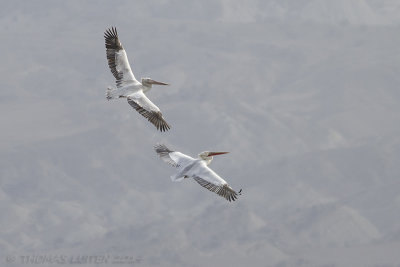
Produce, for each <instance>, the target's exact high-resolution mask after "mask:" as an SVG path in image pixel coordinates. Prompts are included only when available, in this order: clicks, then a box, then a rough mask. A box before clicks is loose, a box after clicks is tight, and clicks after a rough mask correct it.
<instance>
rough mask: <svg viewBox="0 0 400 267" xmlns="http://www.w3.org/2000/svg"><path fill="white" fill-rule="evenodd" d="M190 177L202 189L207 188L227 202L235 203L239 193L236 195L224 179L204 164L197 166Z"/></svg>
mask: <svg viewBox="0 0 400 267" xmlns="http://www.w3.org/2000/svg"><path fill="white" fill-rule="evenodd" d="M191 177H192V178H193V179H194V180H195V181H196V182H198V183H199V184H200V185H201V186H202V187H204V188H207V189H208V190H210V191H211V192H214V193H216V194H218V195H220V196H221V197H224V198H226V199H227V200H229V201H235V200H236V199H237V197H238V195H240V191H239V193H237V192H236V191H235V190H233V189H232V188H231V187H230V186H229V185H228V183H227V182H226V181H225V180H224V179H222V178H221V177H220V176H219V175H218V174H216V173H215V172H214V171H213V170H211V169H210V168H209V167H208V166H207V165H206V164H205V163H204V162H202V164H199V166H198V167H197V168H196V173H194V174H193V175H192V176H191Z"/></svg>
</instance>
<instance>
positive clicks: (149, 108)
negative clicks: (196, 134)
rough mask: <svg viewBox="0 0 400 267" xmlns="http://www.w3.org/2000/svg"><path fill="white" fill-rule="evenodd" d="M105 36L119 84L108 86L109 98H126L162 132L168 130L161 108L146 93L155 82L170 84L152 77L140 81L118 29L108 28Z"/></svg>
mask: <svg viewBox="0 0 400 267" xmlns="http://www.w3.org/2000/svg"><path fill="white" fill-rule="evenodd" d="M104 38H105V43H106V52H107V61H108V66H109V67H110V69H111V72H112V74H113V75H114V77H115V79H116V84H117V88H112V87H108V88H107V93H106V95H107V99H108V100H111V99H115V98H126V99H127V100H128V103H129V104H130V105H131V106H132V107H133V108H134V109H136V110H137V111H138V112H139V113H140V114H141V115H143V116H144V117H145V118H147V120H148V121H150V122H151V123H152V124H154V126H156V128H157V130H160V131H161V132H164V131H168V129H169V128H170V126H169V125H168V123H167V122H166V121H165V120H164V118H163V116H162V114H161V111H160V109H159V108H158V107H157V106H156V105H154V104H153V103H152V102H151V101H150V100H149V99H148V98H147V97H146V95H145V94H144V93H146V92H147V91H149V90H150V89H151V87H152V85H153V84H157V85H168V84H167V83H162V82H157V81H155V80H152V79H150V78H142V82H141V83H140V82H139V81H138V80H136V78H135V76H134V75H133V72H132V70H131V67H130V65H129V62H128V57H127V56H126V52H125V49H124V48H123V47H122V44H121V42H120V41H119V38H118V33H117V29H116V28H115V27H112V28H110V29H108V30H106V32H105V33H104Z"/></svg>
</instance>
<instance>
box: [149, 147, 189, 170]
mask: <svg viewBox="0 0 400 267" xmlns="http://www.w3.org/2000/svg"><path fill="white" fill-rule="evenodd" d="M154 149H155V151H156V153H157V154H158V155H159V156H160V158H161V159H162V160H163V161H165V162H166V163H168V164H170V165H172V166H174V167H176V168H181V167H184V166H186V165H188V164H189V163H190V162H193V161H194V160H195V159H194V158H192V157H189V156H187V155H185V154H183V153H181V152H177V151H172V150H170V149H169V148H168V147H167V146H166V145H163V144H157V145H155V146H154Z"/></svg>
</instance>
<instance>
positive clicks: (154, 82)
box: [149, 80, 169, 85]
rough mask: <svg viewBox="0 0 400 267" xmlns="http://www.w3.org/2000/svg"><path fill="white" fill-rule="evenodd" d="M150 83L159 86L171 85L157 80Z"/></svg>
mask: <svg viewBox="0 0 400 267" xmlns="http://www.w3.org/2000/svg"><path fill="white" fill-rule="evenodd" d="M149 83H151V84H157V85H169V84H168V83H162V82H157V81H155V80H149Z"/></svg>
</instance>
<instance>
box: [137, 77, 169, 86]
mask: <svg viewBox="0 0 400 267" xmlns="http://www.w3.org/2000/svg"><path fill="white" fill-rule="evenodd" d="M142 84H143V85H144V86H146V87H150V88H151V87H152V85H153V84H157V85H169V84H168V83H162V82H157V81H155V80H153V79H150V78H142Z"/></svg>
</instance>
